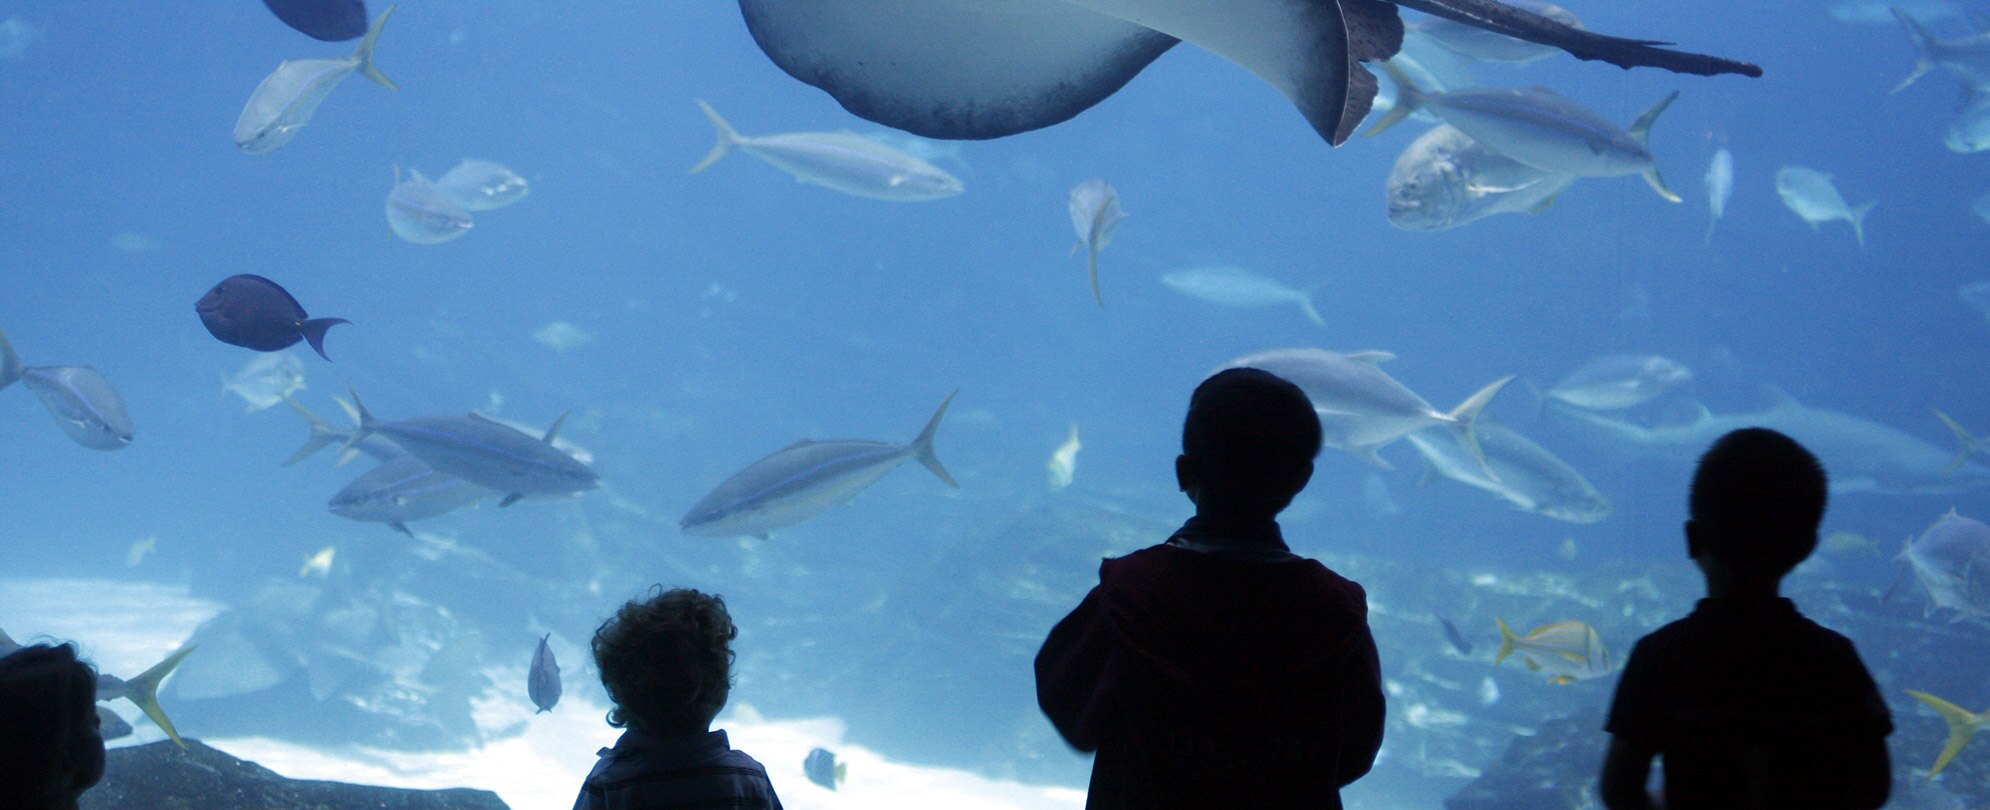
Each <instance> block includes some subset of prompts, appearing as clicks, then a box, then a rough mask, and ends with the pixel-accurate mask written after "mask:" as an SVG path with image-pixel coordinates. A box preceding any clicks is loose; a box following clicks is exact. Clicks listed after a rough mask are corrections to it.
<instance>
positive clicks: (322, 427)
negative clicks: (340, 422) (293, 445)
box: [283, 395, 408, 467]
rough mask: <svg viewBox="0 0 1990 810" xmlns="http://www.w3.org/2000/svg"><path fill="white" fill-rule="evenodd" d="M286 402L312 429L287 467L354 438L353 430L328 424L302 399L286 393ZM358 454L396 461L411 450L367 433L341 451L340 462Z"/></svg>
mask: <svg viewBox="0 0 1990 810" xmlns="http://www.w3.org/2000/svg"><path fill="white" fill-rule="evenodd" d="M335 399H336V398H335ZM283 403H284V404H285V405H289V406H290V409H291V410H293V411H296V412H297V415H298V416H299V417H302V418H303V419H304V426H305V427H307V428H309V429H310V431H311V435H309V436H306V437H305V438H304V445H303V446H301V447H299V448H297V452H295V453H292V454H290V458H288V459H285V460H284V462H283V465H284V466H286V467H288V466H290V465H292V464H296V463H297V462H299V461H303V460H304V459H307V458H310V457H311V454H313V453H316V452H318V451H319V450H322V449H324V448H326V447H343V446H345V444H346V443H347V442H350V441H352V431H350V430H339V429H338V428H335V427H332V426H331V425H329V424H326V423H325V420H323V419H320V418H318V414H316V413H313V412H312V411H311V409H310V408H306V407H304V403H301V402H298V401H297V400H296V399H295V398H292V397H290V396H288V395H286V396H284V397H283ZM339 405H340V406H342V407H345V408H346V409H347V412H348V413H355V412H354V411H352V410H351V405H350V404H348V403H347V402H346V401H345V400H339ZM354 421H358V417H357V416H355V417H354ZM355 453H365V454H367V455H369V456H372V457H373V458H374V460H376V461H392V460H394V459H396V458H400V457H401V456H405V455H407V454H408V451H406V450H402V449H401V446H400V445H398V444H395V443H394V442H393V441H391V440H389V439H388V438H387V437H385V436H377V435H376V436H367V437H365V438H363V439H360V440H359V443H358V444H356V445H353V446H352V448H351V449H350V450H347V451H345V452H343V453H341V454H340V456H339V463H340V464H344V463H346V462H347V461H350V460H352V455H353V454H355Z"/></svg>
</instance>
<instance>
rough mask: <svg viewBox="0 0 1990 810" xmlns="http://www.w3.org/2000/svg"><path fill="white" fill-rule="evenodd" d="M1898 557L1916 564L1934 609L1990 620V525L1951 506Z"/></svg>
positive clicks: (1909, 542)
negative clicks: (1957, 512) (1972, 518)
mask: <svg viewBox="0 0 1990 810" xmlns="http://www.w3.org/2000/svg"><path fill="white" fill-rule="evenodd" d="M1896 559H1899V560H1904V561H1906V562H1907V563H1908V565H1909V566H1911V567H1912V570H1913V574H1914V578H1915V579H1916V580H1917V581H1919V582H1920V583H1921V587H1922V589H1924V590H1926V591H1927V592H1928V601H1929V602H1930V603H1931V607H1930V611H1931V612H1932V610H1933V609H1934V608H1947V609H1949V610H1953V611H1955V612H1956V613H1957V615H1958V617H1960V616H1973V617H1976V618H1979V619H1990V526H1985V525H1983V524H1982V523H1980V522H1978V521H1975V520H1971V519H1969V518H1966V517H1963V516H1962V515H1959V514H1956V511H1955V510H1954V509H1950V510H1949V512H1948V514H1946V515H1943V516H1942V517H1941V518H1940V519H1939V520H1936V521H1935V523H1934V525H1931V526H1929V527H1928V528H1927V530H1926V531H1923V532H1921V534H1920V536H1918V537H1915V538H1912V539H1910V540H1908V541H1907V544H1906V546H1905V547H1903V548H1902V549H1901V551H1900V556H1899V557H1897V558H1896Z"/></svg>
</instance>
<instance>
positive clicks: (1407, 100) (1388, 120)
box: [1361, 62, 1424, 138]
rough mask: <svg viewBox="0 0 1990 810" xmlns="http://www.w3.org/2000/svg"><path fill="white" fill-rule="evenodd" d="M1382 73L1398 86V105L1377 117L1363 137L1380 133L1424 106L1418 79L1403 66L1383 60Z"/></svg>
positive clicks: (1392, 83)
mask: <svg viewBox="0 0 1990 810" xmlns="http://www.w3.org/2000/svg"><path fill="white" fill-rule="evenodd" d="M1382 73H1383V74H1384V75H1387V76H1388V77H1389V84H1390V85H1391V86H1393V87H1395V88H1396V106H1394V107H1390V108H1389V111H1388V112H1386V113H1383V114H1382V117H1381V118H1377V119H1375V123H1374V124H1372V125H1370V126H1369V127H1368V131H1366V132H1363V133H1361V137H1363V138H1372V137H1374V136H1376V135H1380V134H1382V133H1383V132H1384V131H1386V130H1388V129H1389V128H1390V127H1393V126H1395V125H1397V124H1400V123H1402V122H1403V119H1405V118H1408V117H1410V116H1411V115H1413V114H1415V113H1416V111H1417V110H1419V109H1422V108H1423V100H1424V92H1423V90H1421V89H1419V88H1418V87H1417V86H1416V81H1415V80H1414V79H1411V78H1410V76H1409V74H1407V73H1404V72H1403V69H1402V68H1399V67H1396V64H1395V63H1394V62H1383V63H1382Z"/></svg>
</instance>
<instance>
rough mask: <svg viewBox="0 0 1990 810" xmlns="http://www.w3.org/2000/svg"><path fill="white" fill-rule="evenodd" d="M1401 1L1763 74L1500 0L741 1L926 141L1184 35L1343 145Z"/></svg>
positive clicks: (752, 20) (804, 72)
mask: <svg viewBox="0 0 1990 810" xmlns="http://www.w3.org/2000/svg"><path fill="white" fill-rule="evenodd" d="M1398 5H1400V6H1404V7H1407V8H1411V9H1415V10H1417V11H1422V12H1425V13H1428V14H1433V15H1436V16H1438V17H1443V18H1445V19H1449V20H1454V21H1457V22H1460V23H1464V24H1466V25H1471V26H1475V27H1478V28H1483V29H1486V30H1489V31H1494V32H1497V33H1501V34H1506V35H1508V36H1512V37H1517V38H1519V39H1524V40H1527V41H1529V42H1537V43H1541V44H1544V45H1552V46H1554V47H1556V48H1560V49H1562V50H1565V51H1567V52H1569V53H1570V54H1572V55H1574V56H1575V57H1577V58H1579V59H1587V60H1601V61H1604V62H1608V63H1610V64H1613V65H1617V66H1619V67H1624V68H1631V67H1637V66H1648V67H1657V68H1662V69H1665V70H1670V71H1673V72H1677V73H1691V74H1697V75H1703V76H1712V75H1718V74H1723V73H1739V74H1742V75H1746V76H1760V75H1762V69H1761V68H1759V67H1756V66H1755V65H1751V64H1748V63H1746V62H1737V61H1734V60H1731V59H1723V58H1721V57H1717V56H1706V55H1702V54H1695V53H1686V52H1682V51H1672V50H1666V49H1664V48H1661V47H1658V46H1661V45H1667V44H1669V43H1664V42H1657V41H1652V40H1642V39H1626V38H1623V37H1613V36H1607V35H1603V34H1597V33H1594V32H1591V31H1586V30H1583V29H1579V28H1572V27H1570V26H1567V25H1564V24H1562V23H1559V22H1556V21H1554V20H1552V19H1549V18H1547V17H1543V16H1541V15H1538V14H1533V13H1530V12H1527V11H1523V10H1521V9H1518V8H1514V7H1511V6H1506V5H1502V4H1500V3H1497V2H1494V1H1493V0H1394V1H1393V2H1383V1H1382V0H739V7H740V12H741V13H742V14H743V15H744V16H745V18H746V27H747V30H748V31H749V32H750V33H751V34H752V35H753V39H754V41H755V42H757V43H758V44H759V45H760V49H761V50H762V51H763V52H765V53H766V54H767V56H768V58H770V59H772V60H773V61H774V64H775V65H777V66H779V67H780V68H781V69H782V70H784V71H787V72H788V74H789V75H791V76H793V77H795V78H797V79H800V80H801V81H803V82H806V83H808V84H811V85H814V86H815V87H817V88H820V89H821V90H823V91H825V92H827V93H829V95H831V96H832V97H834V98H835V99H836V101H837V102H838V103H841V104H842V105H843V107H844V108H845V109H847V110H849V111H850V112H852V113H855V114H856V115H858V116H860V117H862V118H865V119H868V120H871V121H875V122H877V123H880V124H884V125H885V126H889V127H895V128H898V129H902V130H905V131H907V132H911V133H914V134H917V135H922V136H925V137H928V138H942V139H951V140H980V139H988V138H1000V137H1003V136H1006V135H1014V134H1016V133H1019V132H1028V131H1030V130H1033V129H1041V128H1043V127H1047V126H1051V125H1053V124H1057V123H1061V122H1063V121H1066V120H1068V119H1070V118H1071V117H1072V116H1075V115H1077V114H1078V113H1080V112H1083V111H1085V110H1086V109H1087V108H1089V107H1091V106H1092V105H1094V104H1097V103H1099V102H1100V101H1102V100H1104V99H1105V98H1106V97H1107V96H1110V95H1112V94H1113V93H1114V92H1117V91H1118V90H1119V88H1121V87H1123V86H1125V85H1126V83H1127V82H1128V81H1131V80H1132V79H1133V77H1134V76H1135V75H1136V74H1138V73H1139V72H1140V70H1141V69H1142V68H1145V67H1146V66H1147V65H1148V63H1150V62H1153V61H1154V60H1155V59H1156V58H1159V57H1160V55H1161V54H1163V53H1166V52H1167V50H1168V49H1169V48H1172V47H1174V46H1175V44H1176V43H1178V42H1182V41H1184V40H1186V41H1188V42H1190V43H1192V44H1195V45H1197V46H1200V47H1202V48H1204V49H1206V50H1209V51H1211V52H1213V53H1215V54H1217V55H1219V56H1221V57H1223V58H1224V59H1227V60H1229V61H1231V62H1233V63H1236V64H1237V65H1239V66H1241V67H1243V68H1245V69H1246V70H1249V71H1251V72H1252V73H1254V74H1256V75H1257V76H1258V77H1259V78H1261V79H1264V80H1265V81H1266V82H1267V83H1269V84H1271V86H1272V87H1274V88H1277V89H1278V91H1279V92H1281V93H1284V94H1285V97H1286V98H1288V99H1290V100H1291V101H1292V103H1293V105H1294V106H1296V107H1298V108H1299V112H1300V114H1302V115H1304V116H1305V117H1306V122H1307V123H1308V124H1311V125H1312V127H1313V129H1314V130H1315V131H1317V132H1319V133H1320V137H1322V138H1325V139H1326V140H1327V142H1328V143H1331V144H1334V145H1336V146H1338V145H1340V144H1341V142H1343V141H1345V140H1347V138H1348V136H1349V135H1350V134H1352V133H1353V132H1354V129H1355V127H1356V125H1358V124H1360V123H1361V119H1362V117H1364V116H1366V115H1367V114H1368V108H1369V105H1370V103H1371V102H1373V101H1374V99H1375V91H1376V82H1375V77H1374V76H1373V75H1372V74H1370V73H1369V72H1368V71H1367V69H1365V68H1363V67H1361V66H1360V63H1361V62H1378V61H1382V60H1385V59H1388V58H1389V57H1390V56H1392V55H1394V54H1395V53H1396V51H1397V50H1399V49H1400V48H1401V47H1402V43H1403V22H1402V19H1401V18H1400V17H1399V16H1398V15H1397V11H1396V6H1398Z"/></svg>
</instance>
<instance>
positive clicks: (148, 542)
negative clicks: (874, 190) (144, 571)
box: [124, 534, 159, 568]
mask: <svg viewBox="0 0 1990 810" xmlns="http://www.w3.org/2000/svg"><path fill="white" fill-rule="evenodd" d="M158 550H159V537H158V536H157V535H150V534H148V535H146V536H144V537H141V538H138V540H137V541H136V542H134V543H132V544H131V548H130V549H128V550H126V551H125V552H124V567H126V568H137V567H138V566H139V565H140V564H142V563H144V562H145V558H146V557H150V556H152V552H155V551H158Z"/></svg>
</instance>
